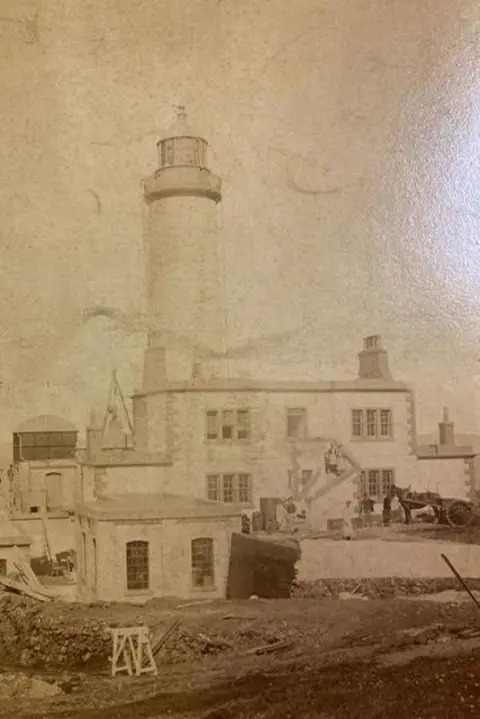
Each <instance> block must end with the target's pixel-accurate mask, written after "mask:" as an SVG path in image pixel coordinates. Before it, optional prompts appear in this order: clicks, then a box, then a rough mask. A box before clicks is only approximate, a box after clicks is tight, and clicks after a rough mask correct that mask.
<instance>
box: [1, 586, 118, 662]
mask: <svg viewBox="0 0 480 719" xmlns="http://www.w3.org/2000/svg"><path fill="white" fill-rule="evenodd" d="M43 609H44V607H43V605H42V604H39V603H38V602H35V601H34V600H30V599H28V598H26V597H18V596H16V595H8V594H6V595H4V596H1V597H0V652H1V654H2V656H3V657H4V660H6V661H7V662H9V663H11V664H14V665H18V664H20V665H21V666H23V667H35V668H40V667H42V668H43V667H52V668H53V667H67V666H68V667H75V668H82V667H84V668H93V667H95V666H104V665H105V662H106V661H107V660H108V656H109V653H110V651H111V634H110V631H109V628H110V626H111V625H110V624H109V623H108V622H107V621H105V622H99V621H98V620H95V621H91V620H90V621H88V620H86V621H85V624H84V626H83V627H79V626H78V622H74V623H72V624H69V623H68V620H67V621H65V619H66V617H62V616H57V617H56V616H55V614H54V613H51V614H50V615H47V614H46V613H45V612H44V611H43Z"/></svg>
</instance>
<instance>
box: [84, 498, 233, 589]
mask: <svg viewBox="0 0 480 719" xmlns="http://www.w3.org/2000/svg"><path fill="white" fill-rule="evenodd" d="M241 513H242V509H241V508H240V507H237V506H235V505H227V504H220V503H218V502H214V501H208V500H204V499H195V498H193V497H185V496H177V495H171V494H123V495H116V496H115V495H111V496H104V497H99V498H97V500H95V501H94V502H90V503H86V504H83V505H81V506H80V507H78V508H77V512H76V534H77V542H76V543H77V579H78V596H79V599H82V600H85V601H93V600H101V601H125V600H138V599H142V598H145V597H146V598H148V597H165V596H170V597H179V598H182V599H183V598H185V599H186V598H195V599H197V598H199V599H201V598H205V597H208V598H210V597H212V598H215V597H225V596H226V594H227V581H228V571H229V558H230V544H231V537H232V534H233V533H234V532H241V525H242V520H241Z"/></svg>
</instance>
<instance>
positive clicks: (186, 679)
mask: <svg viewBox="0 0 480 719" xmlns="http://www.w3.org/2000/svg"><path fill="white" fill-rule="evenodd" d="M52 609H53V607H52ZM52 609H49V610H48V611H52ZM89 611H90V612H94V613H95V614H97V613H98V614H101V613H102V611H104V610H102V608H93V607H92V608H90V609H89ZM117 611H118V613H119V616H120V611H121V608H118V610H117ZM128 611H129V612H130V611H131V612H132V615H133V613H138V609H134V608H132V609H131V610H130V609H129V610H128ZM150 613H151V614H150ZM157 613H158V616H157V621H158V622H160V623H161V622H165V623H167V620H168V621H170V620H171V617H172V615H173V613H174V616H175V617H177V618H178V619H179V620H180V623H181V624H180V625H181V626H185V627H186V626H188V631H189V632H194V633H196V634H199V635H202V636H203V637H207V638H208V637H211V638H212V639H213V638H216V639H217V640H218V639H220V645H219V644H218V643H217V644H215V641H214V642H213V644H212V645H211V647H210V649H211V650H210V651H205V653H203V654H202V655H201V656H200V657H197V658H196V659H195V661H191V660H190V661H181V662H178V661H177V662H176V663H173V662H170V661H168V656H169V655H171V654H172V653H174V652H175V643H176V641H178V637H177V638H176V637H175V635H173V636H172V637H171V639H170V640H169V642H168V645H167V646H166V647H165V649H164V650H162V653H163V656H162V657H159V661H158V667H159V673H158V676H156V677H141V678H129V677H118V678H115V679H111V678H110V677H109V676H108V669H109V668H108V666H105V667H104V668H103V670H102V671H100V672H99V673H98V674H87V673H80V672H68V673H62V674H59V673H56V674H55V673H50V674H48V673H46V672H45V673H43V674H40V675H39V674H38V672H37V673H36V674H37V676H39V678H42V679H44V680H46V681H49V682H54V683H56V684H57V686H59V687H61V689H62V693H61V694H60V695H59V696H51V697H45V698H44V699H41V700H40V699H35V700H31V699H28V698H27V697H20V698H16V699H15V701H14V702H13V701H11V702H6V701H3V702H0V717H2V718H3V717H5V719H7V718H8V719H11V718H13V717H19V716H20V717H25V718H26V717H52V718H54V717H57V718H58V719H59V718H60V717H64V718H65V719H67V718H71V719H74V717H79V718H80V717H81V718H83V719H94V718H95V717H99V719H115V718H116V717H118V718H119V719H123V718H124V719H127V718H130V717H132V718H135V719H140V718H147V717H149V718H151V719H154V718H156V717H164V716H169V717H174V718H176V719H183V718H184V717H205V718H206V717H210V719H229V718H230V717H231V718H232V719H233V718H234V717H235V718H238V719H242V717H245V718H246V717H252V718H253V717H264V718H266V719H267V718H268V719H269V718H270V717H271V718H272V719H273V717H285V718H286V719H288V717H294V716H295V717H302V718H304V719H309V718H310V717H312V718H313V717H317V718H318V717H320V718H322V717H323V719H336V718H337V717H338V718H340V717H341V719H349V718H350V717H352V718H353V717H358V716H362V717H365V718H366V719H370V718H372V719H373V718H377V717H378V718H380V717H382V718H383V717H387V716H396V717H400V718H405V719H407V717H408V719H411V718H412V717H418V718H419V719H420V718H422V717H423V719H427V718H433V717H434V718H435V719H440V718H441V717H444V716H445V717H449V718H450V719H455V718H456V717H465V716H480V612H478V610H477V609H476V608H475V606H474V605H473V603H461V604H438V603H434V602H430V601H415V600H413V599H405V600H399V599H380V600H369V601H361V600H355V599H349V600H341V599H330V600H325V599H324V600H312V599H305V600H302V599H296V600H295V599H291V600H270V601H260V600H247V601H244V602H228V601H218V602H215V603H213V604H212V605H203V606H201V605H197V606H191V607H186V608H180V609H178V608H174V607H170V608H168V609H167V608H166V607H163V608H160V607H158V609H157ZM149 614H150V616H151V618H152V619H153V615H154V608H150V610H149ZM132 618H133V616H132ZM222 641H223V642H224V643H223V644H222V643H221V642H222ZM282 641H283V642H286V645H284V646H283V648H282V649H281V648H279V649H277V650H275V651H271V652H269V653H265V654H256V653H255V649H256V648H258V647H265V646H266V645H270V648H271V647H272V646H273V644H274V643H276V642H282ZM205 646H208V642H207V643H206V645H205ZM32 673H35V672H34V670H32Z"/></svg>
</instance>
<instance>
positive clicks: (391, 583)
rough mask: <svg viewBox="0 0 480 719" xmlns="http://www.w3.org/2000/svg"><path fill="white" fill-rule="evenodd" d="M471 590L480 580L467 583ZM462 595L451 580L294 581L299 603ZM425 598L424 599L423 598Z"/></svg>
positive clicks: (459, 588) (479, 587) (476, 588)
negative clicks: (345, 598) (346, 598)
mask: <svg viewBox="0 0 480 719" xmlns="http://www.w3.org/2000/svg"><path fill="white" fill-rule="evenodd" d="M465 581H466V582H467V585H468V586H469V588H470V589H471V590H480V578H478V577H477V578H472V579H466V580H465ZM454 590H456V591H459V590H460V591H463V590H462V588H461V587H460V586H459V583H458V581H457V580H456V579H455V578H454V577H452V578H451V579H450V578H449V577H445V578H439V579H416V578H415V579H409V578H403V577H387V578H382V579H374V578H367V579H316V580H313V581H295V582H294V583H293V585H292V592H291V596H292V597H295V598H297V599H323V598H325V599H326V598H328V597H332V596H334V597H340V596H341V595H342V594H344V595H347V594H348V595H351V593H352V592H355V594H354V596H357V598H358V599H361V598H362V597H367V598H368V599H382V598H387V597H412V596H413V597H418V598H420V596H421V595H433V594H440V593H441V592H446V591H454ZM422 598H424V597H423V596H422Z"/></svg>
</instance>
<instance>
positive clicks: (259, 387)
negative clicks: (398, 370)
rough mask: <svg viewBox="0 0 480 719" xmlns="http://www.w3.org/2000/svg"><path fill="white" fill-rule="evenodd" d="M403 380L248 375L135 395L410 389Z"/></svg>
mask: <svg viewBox="0 0 480 719" xmlns="http://www.w3.org/2000/svg"><path fill="white" fill-rule="evenodd" d="M410 391H411V387H410V385H408V384H407V383H405V382H398V381H394V380H383V379H354V380H345V381H331V382H285V381H258V380H254V379H249V378H238V379H236V378H211V379H192V380H187V381H184V382H170V383H167V384H165V385H164V386H163V387H160V388H159V389H158V390H155V391H152V392H147V393H145V392H142V391H138V392H136V393H135V394H134V396H136V397H142V396H145V395H146V394H149V395H150V394H161V393H163V392H279V393H288V392H313V393H315V392H317V393H324V392H332V393H335V392H352V393H353V392H410Z"/></svg>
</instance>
